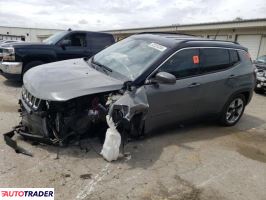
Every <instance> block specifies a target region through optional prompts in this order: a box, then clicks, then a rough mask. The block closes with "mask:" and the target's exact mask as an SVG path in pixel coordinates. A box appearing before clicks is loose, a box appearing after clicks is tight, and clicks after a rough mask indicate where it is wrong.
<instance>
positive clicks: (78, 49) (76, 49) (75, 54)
mask: <svg viewBox="0 0 266 200" xmlns="http://www.w3.org/2000/svg"><path fill="white" fill-rule="evenodd" d="M64 40H69V41H70V44H68V45H66V46H64V47H61V45H60V42H59V46H58V52H57V57H58V60H67V59H73V58H82V57H88V47H87V37H86V33H82V32H81V33H79V32H78V33H71V34H70V35H67V36H66V37H65V38H64ZM89 57H90V56H89Z"/></svg>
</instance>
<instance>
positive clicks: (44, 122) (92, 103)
mask: <svg viewBox="0 0 266 200" xmlns="http://www.w3.org/2000/svg"><path fill="white" fill-rule="evenodd" d="M19 104H20V107H21V108H20V109H19V112H20V115H21V117H22V120H21V122H20V126H18V127H19V128H17V129H16V133H18V134H19V135H21V136H23V137H24V138H25V139H30V140H34V141H38V142H41V143H49V144H59V145H61V146H63V145H66V144H68V143H69V141H73V140H74V141H75V140H80V139H81V138H83V137H99V138H100V139H101V141H102V142H103V141H104V138H105V133H106V130H107V129H108V125H107V123H106V116H107V115H108V116H110V117H111V118H112V120H113V122H114V124H115V127H116V128H117V130H118V131H119V133H120V134H121V137H122V144H124V141H125V140H126V139H127V138H128V137H138V136H140V135H141V134H142V133H143V129H144V121H145V116H146V113H147V111H148V103H147V97H146V94H145V91H144V88H143V87H140V88H133V89H132V88H131V89H124V90H120V91H112V92H105V93H99V94H92V95H87V96H82V97H77V98H74V99H71V100H68V101H63V102H61V101H47V100H42V99H38V98H36V97H34V96H33V95H32V94H30V92H28V90H27V89H26V88H25V87H23V88H22V95H21V99H20V100H19Z"/></svg>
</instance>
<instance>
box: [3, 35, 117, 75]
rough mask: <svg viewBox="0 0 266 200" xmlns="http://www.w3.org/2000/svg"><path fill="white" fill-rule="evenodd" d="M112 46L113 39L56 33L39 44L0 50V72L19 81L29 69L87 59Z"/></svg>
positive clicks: (111, 36) (6, 46)
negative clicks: (46, 64)
mask: <svg viewBox="0 0 266 200" xmlns="http://www.w3.org/2000/svg"><path fill="white" fill-rule="evenodd" d="M114 42H115V40H114V37H113V35H111V34H107V33H100V32H88V31H62V32H58V33H56V34H54V35H52V36H51V37H49V38H48V39H46V40H44V41H43V43H25V42H24V43H22V42H21V43H14V44H8V45H4V46H2V47H1V48H2V50H3V58H2V63H0V72H2V74H3V76H5V77H6V78H8V79H10V78H11V79H19V80H21V78H22V77H23V74H24V73H25V72H26V71H27V70H29V69H30V68H32V67H35V66H37V65H41V64H44V63H50V62H55V61H60V60H66V59H73V58H81V57H91V56H93V55H94V54H96V53H98V52H99V51H101V50H103V49H104V48H106V47H107V46H110V45H112V44H113V43H114Z"/></svg>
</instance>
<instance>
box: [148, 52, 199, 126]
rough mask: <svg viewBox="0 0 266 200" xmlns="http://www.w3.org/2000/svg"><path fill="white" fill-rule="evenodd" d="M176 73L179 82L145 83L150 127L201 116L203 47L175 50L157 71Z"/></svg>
mask: <svg viewBox="0 0 266 200" xmlns="http://www.w3.org/2000/svg"><path fill="white" fill-rule="evenodd" d="M161 71H164V72H168V73H171V74H173V75H175V76H176V78H177V80H176V83H175V84H172V85H169V84H158V83H156V84H149V85H145V86H144V87H145V89H146V94H147V98H148V103H149V112H148V115H147V118H146V130H147V131H149V130H151V129H154V128H157V127H159V126H163V125H167V124H172V123H176V122H181V121H184V120H188V119H191V118H194V117H198V114H199V113H198V109H197V108H198V107H199V106H200V103H201V95H200V77H198V76H197V75H198V74H199V50H198V49H185V50H181V51H180V52H177V53H176V54H174V55H173V56H172V57H171V58H170V59H168V60H167V61H166V62H165V63H164V64H163V65H162V66H161V67H160V68H159V69H158V70H157V72H161Z"/></svg>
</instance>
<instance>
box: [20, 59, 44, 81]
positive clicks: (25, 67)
mask: <svg viewBox="0 0 266 200" xmlns="http://www.w3.org/2000/svg"><path fill="white" fill-rule="evenodd" d="M42 64H44V62H42V61H31V62H29V63H28V64H26V65H25V66H24V67H23V70H22V78H23V76H24V74H25V73H26V72H27V71H28V70H29V69H31V68H33V67H35V66H38V65H42Z"/></svg>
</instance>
